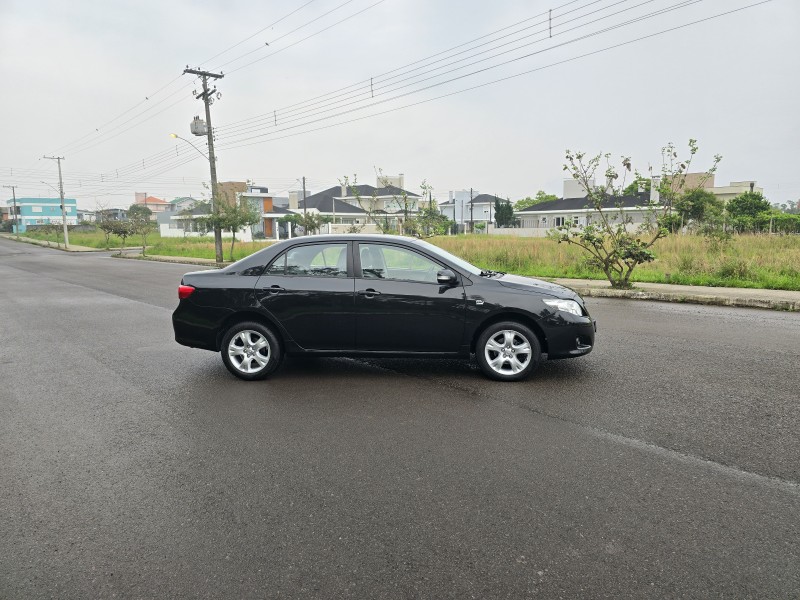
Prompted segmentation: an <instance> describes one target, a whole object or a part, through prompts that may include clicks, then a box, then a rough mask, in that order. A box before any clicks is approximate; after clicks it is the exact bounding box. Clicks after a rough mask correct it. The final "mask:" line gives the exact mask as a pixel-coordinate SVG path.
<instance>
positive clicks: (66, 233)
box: [42, 156, 69, 250]
mask: <svg viewBox="0 0 800 600" xmlns="http://www.w3.org/2000/svg"><path fill="white" fill-rule="evenodd" d="M42 158H46V159H48V160H55V161H58V195H59V197H60V198H61V219H62V221H63V224H64V250H69V231H67V209H66V207H65V206H64V182H63V180H62V179H61V161H62V160H64V157H63V156H43V157H42Z"/></svg>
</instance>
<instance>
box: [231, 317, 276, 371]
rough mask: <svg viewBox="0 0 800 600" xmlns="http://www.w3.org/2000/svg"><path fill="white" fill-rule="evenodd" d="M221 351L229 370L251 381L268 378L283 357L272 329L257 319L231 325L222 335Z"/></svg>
mask: <svg viewBox="0 0 800 600" xmlns="http://www.w3.org/2000/svg"><path fill="white" fill-rule="evenodd" d="M220 354H221V355H222V362H224V363H225V366H226V367H227V368H228V371H230V372H231V373H233V374H234V375H236V377H239V378H240V379H244V380H247V381H254V380H257V379H264V378H265V377H266V376H267V375H269V374H270V373H272V372H273V371H274V370H275V369H277V368H278V365H280V362H281V359H282V358H283V353H282V351H281V346H280V343H279V342H278V338H277V337H276V336H275V334H274V333H273V332H272V330H271V329H270V328H269V327H265V326H264V325H262V324H261V323H256V322H255V321H248V322H244V323H237V324H236V325H234V326H233V327H231V328H230V329H229V330H228V331H227V333H226V334H225V336H224V337H223V338H222V346H221V349H220Z"/></svg>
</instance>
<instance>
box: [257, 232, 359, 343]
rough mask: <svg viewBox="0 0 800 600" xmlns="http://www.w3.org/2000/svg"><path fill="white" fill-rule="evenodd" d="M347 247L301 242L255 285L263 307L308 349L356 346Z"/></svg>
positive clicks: (337, 244) (352, 286) (274, 263)
mask: <svg viewBox="0 0 800 600" xmlns="http://www.w3.org/2000/svg"><path fill="white" fill-rule="evenodd" d="M351 245H352V244H350V243H348V242H317V243H310V244H306V243H302V242H299V243H298V244H295V245H293V246H292V247H291V248H289V249H287V250H286V251H285V252H283V253H282V254H281V255H280V256H278V257H277V258H276V259H275V260H274V261H272V263H270V264H269V265H268V266H267V268H266V269H265V271H264V274H263V275H262V276H261V277H260V278H259V280H258V282H257V283H256V287H255V293H256V297H257V298H258V301H259V302H260V304H261V306H262V307H263V308H264V309H265V310H267V311H268V312H269V313H270V314H271V315H272V316H273V317H274V318H275V319H276V320H277V321H278V322H279V323H280V324H281V326H282V327H283V328H284V329H285V330H286V333H288V335H289V336H290V337H291V338H292V340H294V341H295V342H296V343H297V344H298V345H299V346H301V347H302V348H304V349H306V350H353V349H354V348H355V314H354V291H355V279H354V278H353V267H352V256H351V254H352V253H351Z"/></svg>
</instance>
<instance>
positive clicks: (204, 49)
mask: <svg viewBox="0 0 800 600" xmlns="http://www.w3.org/2000/svg"><path fill="white" fill-rule="evenodd" d="M756 1H757V0H702V1H697V0H695V1H691V2H681V1H679V0H649V1H646V0H630V1H620V0H596V1H592V0H576V1H574V2H561V3H558V2H555V0H553V1H552V2H542V1H538V0H528V1H522V0H493V1H492V2H487V1H485V0H464V1H444V0H349V1H346V0H312V1H311V2H309V1H308V0H285V1H284V0H275V1H272V2H263V1H256V0H225V1H224V2H223V1H205V2H188V1H180V0H173V1H169V2H165V1H163V0H160V1H155V0H152V1H151V0H135V1H130V2H126V1H113V2H112V1H100V0H95V1H86V0H73V1H70V2H64V1H63V0H61V1H48V0H24V1H16V0H0V81H2V82H3V86H2V89H3V93H2V94H1V95H0V127H1V129H0V131H2V144H0V184H2V185H17V186H19V187H18V189H17V195H18V196H52V195H54V192H53V189H52V188H51V187H50V186H57V184H58V175H57V165H56V164H55V161H49V160H45V159H42V158H41V157H42V155H45V154H47V155H63V156H64V157H65V161H64V162H63V164H62V167H63V170H64V182H65V193H66V195H67V197H73V198H77V199H78V202H79V206H82V207H85V208H93V207H94V206H95V205H98V204H99V205H101V206H121V207H127V206H129V205H130V204H131V203H132V202H133V200H134V192H135V191H140V192H147V193H148V194H151V195H155V196H158V197H161V198H165V199H167V200H169V199H172V198H174V197H176V196H184V195H194V196H195V197H200V196H201V195H202V194H204V193H206V192H205V191H204V188H203V181H207V180H208V177H209V176H208V163H207V161H206V159H205V158H203V157H202V156H201V155H200V153H199V152H197V151H196V150H194V149H192V148H191V147H189V146H188V145H187V144H186V143H185V142H183V141H181V140H174V139H171V138H170V137H169V133H170V132H176V133H178V134H179V135H181V136H182V137H185V138H187V139H189V140H190V141H191V142H193V143H194V144H195V145H196V146H197V147H198V148H199V149H200V150H202V151H203V152H206V144H205V138H201V137H194V136H192V135H191V133H190V132H189V122H190V121H191V119H192V117H193V116H194V115H201V116H202V111H203V107H202V102H201V101H199V100H195V99H194V97H193V96H192V91H193V90H199V89H200V85H199V83H197V82H196V80H195V79H194V78H193V77H192V76H190V75H181V73H182V70H183V69H184V67H185V66H186V65H187V64H188V65H191V66H192V67H200V68H202V69H207V70H211V71H219V70H220V69H221V71H223V72H224V73H225V77H224V78H222V79H220V80H218V81H216V82H215V85H216V87H217V88H218V90H219V91H220V92H221V94H222V96H221V98H220V99H219V100H218V101H216V102H215V103H214V105H213V106H212V120H213V124H214V126H215V129H216V131H217V154H218V160H217V164H218V176H219V179H220V181H228V180H251V181H254V182H255V183H257V184H260V185H264V186H268V187H269V188H270V191H272V192H273V193H275V194H276V195H281V194H282V195H285V193H286V191H287V190H288V189H295V188H299V183H298V178H300V177H302V176H305V177H307V179H308V188H309V189H310V190H311V191H319V190H320V189H323V188H325V187H329V186H331V185H336V184H337V182H338V180H339V179H340V178H342V177H343V176H345V175H348V176H350V177H351V178H352V176H353V175H357V177H358V180H359V182H361V183H370V184H374V183H375V173H376V170H379V169H380V170H382V171H383V172H384V173H385V174H392V175H393V174H397V173H403V174H405V177H406V188H408V189H409V190H411V191H418V190H419V184H420V182H421V181H422V180H423V179H425V180H427V181H428V183H429V184H431V185H433V187H434V194H435V196H436V197H438V199H439V200H440V201H441V200H446V199H447V192H448V190H453V189H469V188H470V187H472V188H474V189H476V190H479V191H480V192H484V193H493V194H497V195H499V196H503V197H506V196H507V197H510V198H511V199H512V200H516V199H519V198H521V197H524V196H526V195H533V194H535V192H536V191H537V190H539V189H544V190H546V191H547V192H550V193H555V194H559V195H560V193H561V190H562V183H561V182H562V178H563V173H562V170H561V167H562V165H563V162H564V150H565V149H566V148H570V149H572V150H585V151H587V152H592V153H595V152H600V151H604V152H611V153H613V154H614V155H615V156H617V155H622V154H625V155H629V156H631V157H632V159H633V161H634V164H635V165H636V166H637V167H638V168H639V169H640V170H643V171H645V170H646V169H647V168H648V165H652V166H654V167H655V168H659V165H660V149H661V147H662V146H663V145H664V144H665V143H667V142H669V141H673V142H675V143H676V144H677V145H678V146H679V147H680V148H681V149H685V148H686V142H687V141H688V139H689V138H696V139H697V140H698V141H699V144H700V153H699V155H698V157H697V159H696V162H695V166H696V167H697V169H696V170H701V169H703V168H706V167H708V166H709V165H710V163H711V159H712V156H713V155H714V154H717V153H718V154H721V155H723V157H724V158H723V161H722V163H721V165H720V167H719V171H718V174H717V178H716V182H717V185H725V184H727V183H728V182H729V181H732V180H747V179H755V180H757V182H758V185H760V186H763V187H764V189H765V193H766V195H767V196H768V198H769V199H770V200H771V201H773V202H785V201H787V200H797V199H798V198H800V172H799V171H798V159H800V151H799V150H798V141H799V140H800V109H798V106H800V100H799V99H798V98H800V78H798V73H800V35H798V33H797V32H798V29H800V1H798V0H773V1H772V2H768V3H765V4H762V5H759V6H755V7H752V8H748V9H746V10H742V11H740V12H736V13H734V14H729V15H726V16H721V17H719V18H715V19H711V20H707V21H705V22H701V23H698V24H695V25H691V26H687V27H682V28H680V29H677V30H675V31H671V32H667V33H664V34H662V35H655V36H652V37H647V36H651V34H656V33H658V32H662V31H665V30H668V29H672V28H675V27H680V26H682V25H685V24H688V23H690V22H693V21H697V20H700V19H705V18H707V17H711V16H713V15H717V14H720V13H723V12H726V11H731V10H734V9H736V8H740V7H745V6H747V5H749V4H753V3H754V2H756ZM676 6H678V7H680V8H677V9H675V10H671V11H668V12H663V13H661V14H658V15H656V16H653V17H650V18H645V19H642V20H638V21H636V22H634V23H631V24H629V25H624V26H620V25H621V24H623V23H625V22H627V21H630V20H632V19H635V18H637V17H646V16H647V15H649V14H651V13H653V12H655V11H665V10H667V9H670V8H671V7H676ZM550 10H552V13H549V11H550ZM326 13H328V14H326ZM608 28H611V30H610V31H606V32H601V31H602V30H604V29H608ZM260 30H263V31H260ZM551 34H552V37H551ZM589 34H595V35H589ZM645 37H646V38H647V39H643V40H640V41H633V40H636V39H637V38H645ZM248 38H249V39H248ZM304 38H307V39H304ZM479 38H480V39H479ZM580 38H583V39H580ZM630 41H632V43H630V44H624V45H621V46H619V47H616V48H613V49H610V50H607V51H601V52H597V53H595V54H592V55H590V56H586V57H583V58H579V57H581V56H582V55H585V54H588V53H593V52H595V51H600V50H603V49H605V48H609V47H612V46H617V45H619V44H623V43H625V42H630ZM267 44H269V45H267ZM480 44H482V45H480ZM226 50H228V51H227V52H225V53H224V54H221V55H220V56H215V55H217V54H219V53H222V52H223V51H226ZM456 53H459V54H456ZM434 55H436V56H434ZM254 61H255V62H254ZM433 61H438V62H433ZM456 61H460V62H456ZM504 61H511V62H508V63H507V64H505V65H501V64H500V63H501V62H504ZM565 61H566V62H565ZM559 63H560V64H559ZM407 65H410V66H407ZM414 69H416V70H414ZM478 70H481V71H480V72H477V73H476V72H475V71H478ZM445 72H446V73H445ZM525 72H527V73H526V74H523V75H519V74H520V73H525ZM515 75H519V76H516V77H512V76H515ZM509 77H511V78H509ZM370 78H372V89H370ZM454 78H458V79H455V80H453V79H454ZM503 78H507V79H505V80H504V81H497V80H500V79H503ZM448 80H452V81H448ZM475 86H482V87H478V88H477V89H472V90H469V91H463V92H461V93H457V92H460V91H461V90H465V89H467V88H471V87H475ZM424 88H427V89H424ZM337 90H338V91H337ZM334 92H335V93H334ZM357 94H359V95H357ZM326 95H327V96H326ZM440 96H445V97H440ZM439 97H440V98H439ZM413 104H415V105H414V106H408V105H413ZM404 107H405V108H404ZM377 113H384V114H379V115H377V116H371V115H376V114H377ZM354 119H358V120H354ZM345 121H350V122H349V123H344V122H345ZM314 129H316V131H309V130H314ZM187 161H188V162H187ZM182 163H183V164H182ZM42 181H44V182H46V183H41V182H42ZM47 184H49V186H48V185H47ZM3 192H4V194H3V195H2V196H0V197H2V198H4V199H5V197H6V195H8V196H9V197H10V195H9V194H7V192H9V190H7V189H3Z"/></svg>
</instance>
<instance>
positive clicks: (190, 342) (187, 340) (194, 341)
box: [172, 306, 219, 352]
mask: <svg viewBox="0 0 800 600" xmlns="http://www.w3.org/2000/svg"><path fill="white" fill-rule="evenodd" d="M181 313H182V311H181V309H180V306H179V307H178V308H177V309H176V310H175V312H174V313H172V329H173V330H174V331H175V341H176V342H178V343H179V344H181V345H182V346H189V347H190V348H201V349H203V350H211V351H212V352H216V351H217V350H219V348H218V347H217V332H218V328H217V327H216V324H213V325H212V324H211V323H207V322H206V323H203V322H201V321H198V319H197V318H196V316H195V317H194V318H192V317H191V316H188V315H185V314H181Z"/></svg>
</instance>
